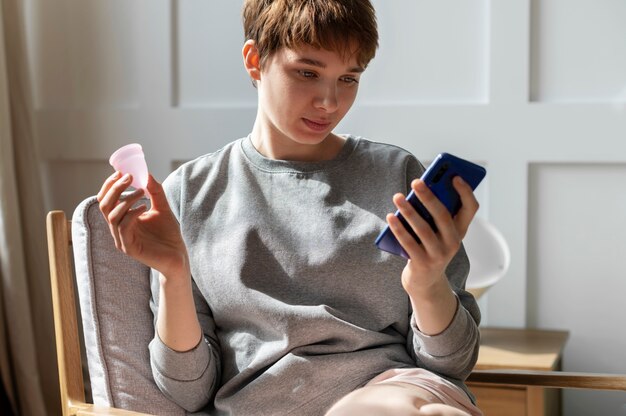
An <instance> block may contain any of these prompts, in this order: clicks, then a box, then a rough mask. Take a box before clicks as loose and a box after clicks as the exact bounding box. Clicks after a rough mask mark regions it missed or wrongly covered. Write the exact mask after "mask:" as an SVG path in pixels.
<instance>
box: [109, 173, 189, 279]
mask: <svg viewBox="0 0 626 416" xmlns="http://www.w3.org/2000/svg"><path fill="white" fill-rule="evenodd" d="M131 181H132V178H131V176H130V175H128V174H127V175H122V174H121V173H120V172H115V173H114V174H113V175H111V176H110V177H109V178H108V179H107V180H106V181H105V182H104V184H103V185H102V188H101V189H100V192H98V196H97V199H98V202H99V203H100V211H101V212H102V214H103V215H104V218H105V220H106V221H107V223H108V224H109V229H110V231H111V235H112V236H113V239H114V240H115V246H116V247H117V248H118V250H120V251H122V252H124V253H126V254H128V255H129V256H131V257H132V258H134V259H136V260H138V261H140V262H141V263H143V264H145V265H146V266H149V267H152V268H154V269H156V270H158V271H159V272H161V274H162V275H163V276H165V277H166V278H168V279H169V278H176V276H181V277H187V278H188V276H190V274H191V272H190V269H189V258H188V254H187V248H186V246H185V243H184V241H183V238H182V234H181V232H180V226H179V224H178V221H177V220H176V217H175V216H174V214H173V213H172V210H171V209H170V206H169V204H168V202H167V199H166V197H165V193H164V192H163V187H162V186H161V184H160V183H158V182H157V181H156V180H155V179H154V177H153V176H152V175H150V176H149V178H148V185H147V186H146V189H147V191H148V196H149V197H150V203H151V207H150V209H148V208H147V207H146V205H144V204H142V205H140V206H138V207H135V208H133V205H134V204H135V203H136V202H137V201H139V199H140V198H141V197H142V196H143V194H144V192H143V190H141V189H139V190H136V191H134V192H133V193H131V194H128V195H125V196H124V197H123V198H122V197H121V196H122V192H124V191H126V190H127V189H128V187H129V186H130V183H131Z"/></svg>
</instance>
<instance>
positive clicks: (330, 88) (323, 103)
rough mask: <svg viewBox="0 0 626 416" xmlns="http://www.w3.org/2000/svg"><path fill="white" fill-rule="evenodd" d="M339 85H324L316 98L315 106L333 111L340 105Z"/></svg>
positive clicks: (329, 111)
mask: <svg viewBox="0 0 626 416" xmlns="http://www.w3.org/2000/svg"><path fill="white" fill-rule="evenodd" d="M338 101H339V100H338V97H337V85H335V84H332V85H324V86H323V87H322V88H320V90H319V92H318V95H317V97H316V99H315V107H316V108H319V109H323V110H325V111H326V112H328V113H332V112H334V111H335V110H336V109H337V106H338Z"/></svg>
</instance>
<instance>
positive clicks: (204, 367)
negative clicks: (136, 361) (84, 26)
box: [149, 169, 221, 412]
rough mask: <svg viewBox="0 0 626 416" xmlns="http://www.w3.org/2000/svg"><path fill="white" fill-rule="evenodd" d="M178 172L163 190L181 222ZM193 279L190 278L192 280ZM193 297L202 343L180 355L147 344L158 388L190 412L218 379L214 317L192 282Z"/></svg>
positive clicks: (157, 343)
mask: <svg viewBox="0 0 626 416" xmlns="http://www.w3.org/2000/svg"><path fill="white" fill-rule="evenodd" d="M181 171H182V170H181V169H178V170H177V171H175V172H173V173H172V174H171V175H170V176H169V177H168V178H167V179H166V180H165V181H164V183H163V187H164V190H165V193H166V196H167V200H168V202H169V205H170V208H171V209H172V212H173V213H174V216H175V217H176V218H177V219H178V220H179V221H180V211H181V202H180V201H181V196H180V195H181V182H182V175H181ZM192 280H193V278H192ZM159 285H160V283H159V273H158V272H157V271H155V270H153V272H152V282H151V286H152V301H151V308H152V312H153V314H154V321H155V328H156V319H157V309H158V302H159V299H158V298H159ZM192 285H193V286H192V288H193V298H194V303H195V306H196V313H197V315H198V321H199V322H200V327H201V328H202V332H203V337H202V340H201V341H200V342H199V343H198V345H197V346H195V347H194V348H193V349H191V350H189V351H184V352H179V351H175V350H172V349H171V348H169V347H168V346H167V345H166V344H165V343H164V342H163V341H162V340H161V338H160V337H159V334H158V333H157V331H156V329H155V335H154V338H153V340H152V341H151V342H150V345H149V350H150V365H151V367H152V375H153V377H154V381H155V382H156V384H157V386H158V387H159V389H160V390H161V391H162V392H163V394H164V395H165V396H167V397H168V398H169V399H170V400H172V401H173V402H175V403H176V404H178V405H179V406H181V407H182V408H183V409H185V410H187V411H189V412H195V411H198V410H200V409H202V408H203V407H205V406H206V405H207V404H208V403H209V402H210V401H211V400H212V399H213V397H214V395H215V392H216V390H217V386H218V384H219V380H220V369H221V363H220V348H219V342H218V339H217V335H216V331H215V327H216V325H215V321H214V319H213V314H212V312H211V309H210V307H209V305H208V304H207V302H206V300H205V299H204V297H203V295H202V293H201V292H200V290H199V289H198V286H197V285H196V283H195V281H192Z"/></svg>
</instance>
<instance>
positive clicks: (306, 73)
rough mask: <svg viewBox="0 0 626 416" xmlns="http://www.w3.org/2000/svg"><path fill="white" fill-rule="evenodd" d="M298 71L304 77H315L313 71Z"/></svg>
mask: <svg viewBox="0 0 626 416" xmlns="http://www.w3.org/2000/svg"><path fill="white" fill-rule="evenodd" d="M298 72H299V73H300V75H302V76H303V77H304V78H315V72H311V71H298Z"/></svg>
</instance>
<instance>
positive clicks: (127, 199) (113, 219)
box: [106, 189, 143, 250]
mask: <svg viewBox="0 0 626 416" xmlns="http://www.w3.org/2000/svg"><path fill="white" fill-rule="evenodd" d="M142 195H143V190H141V189H137V190H136V191H134V192H132V193H131V194H129V195H126V196H124V197H123V198H122V199H121V200H120V201H119V202H118V203H117V205H116V206H115V207H114V208H113V209H112V210H110V211H109V212H108V214H107V215H106V220H107V222H108V224H109V230H110V232H111V235H112V236H113V240H114V241H115V247H117V248H118V249H120V250H121V249H122V246H123V244H122V239H121V237H120V229H119V224H120V223H121V222H122V220H123V219H124V217H125V216H126V215H127V212H128V211H129V210H130V209H131V207H132V206H133V205H134V204H135V203H136V202H137V201H138V200H139V199H140V198H141V197H142Z"/></svg>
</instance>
